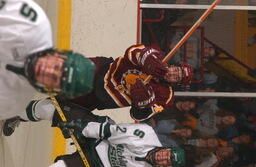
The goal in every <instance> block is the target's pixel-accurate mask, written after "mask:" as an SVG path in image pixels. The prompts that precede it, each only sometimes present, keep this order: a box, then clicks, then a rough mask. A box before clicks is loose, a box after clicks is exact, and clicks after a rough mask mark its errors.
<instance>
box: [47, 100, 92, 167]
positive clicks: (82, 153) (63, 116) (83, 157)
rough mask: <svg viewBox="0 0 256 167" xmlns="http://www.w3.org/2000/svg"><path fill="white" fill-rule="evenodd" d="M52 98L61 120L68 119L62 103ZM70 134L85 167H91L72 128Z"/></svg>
mask: <svg viewBox="0 0 256 167" xmlns="http://www.w3.org/2000/svg"><path fill="white" fill-rule="evenodd" d="M50 98H51V100H52V103H53V104H54V106H55V109H56V110H57V112H58V114H59V115H60V118H61V120H62V121H67V119H66V117H65V115H64V113H63V111H62V109H61V107H60V105H59V103H58V101H57V99H56V98H55V97H54V96H50ZM69 135H70V137H71V139H72V140H73V142H74V144H75V147H76V149H77V152H78V153H79V155H80V157H81V159H82V161H83V163H84V166H85V167H90V164H89V162H88V160H87V159H86V156H85V154H84V152H83V150H82V148H81V146H80V145H79V143H78V141H77V139H76V137H75V136H74V135H73V132H72V131H71V130H69Z"/></svg>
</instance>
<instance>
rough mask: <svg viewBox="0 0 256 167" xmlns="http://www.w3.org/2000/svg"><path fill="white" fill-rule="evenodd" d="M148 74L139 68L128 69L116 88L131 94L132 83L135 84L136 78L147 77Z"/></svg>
mask: <svg viewBox="0 0 256 167" xmlns="http://www.w3.org/2000/svg"><path fill="white" fill-rule="evenodd" d="M146 77H147V75H145V74H144V73H142V72H141V71H139V70H137V69H132V70H128V71H127V72H125V73H124V74H123V76H122V78H121V85H118V86H117V87H116V89H118V90H119V91H122V92H125V93H127V94H129V90H130V85H133V84H135V82H136V79H143V80H144V79H145V78H146Z"/></svg>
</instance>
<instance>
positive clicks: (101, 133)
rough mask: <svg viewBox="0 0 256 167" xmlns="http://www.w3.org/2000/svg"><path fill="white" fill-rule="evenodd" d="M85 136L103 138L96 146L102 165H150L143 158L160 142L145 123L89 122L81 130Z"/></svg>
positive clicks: (144, 166) (120, 166)
mask: <svg viewBox="0 0 256 167" xmlns="http://www.w3.org/2000/svg"><path fill="white" fill-rule="evenodd" d="M82 133H83V134H84V135H85V136H86V137H90V138H96V139H103V140H102V142H100V143H99V144H98V145H97V146H96V151H97V153H98V155H99V158H100V160H101V162H102V163H103V165H104V167H150V166H151V165H150V164H148V163H147V162H145V161H137V160H135V157H140V158H144V157H145V156H146V155H147V153H148V152H149V151H150V150H152V149H154V148H155V147H161V146H162V145H161V143H160V141H159V140H158V137H157V135H156V133H155V132H154V130H153V129H152V127H150V126H149V125H147V124H143V123H141V124H118V125H110V124H108V123H104V124H100V123H96V122H90V123H89V124H88V125H87V126H86V127H85V129H84V130H83V132H82Z"/></svg>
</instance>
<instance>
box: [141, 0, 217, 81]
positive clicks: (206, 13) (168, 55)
mask: <svg viewBox="0 0 256 167" xmlns="http://www.w3.org/2000/svg"><path fill="white" fill-rule="evenodd" d="M220 2H221V0H215V1H214V2H213V3H212V4H211V6H210V7H209V8H208V9H207V10H206V11H205V12H204V13H203V15H202V16H201V17H200V18H199V19H198V20H197V22H196V23H195V24H194V25H193V26H192V27H191V28H190V29H189V30H188V31H187V33H186V34H185V35H184V36H183V37H182V38H181V40H180V41H179V42H178V43H177V44H176V45H175V46H174V48H173V49H172V50H171V51H170V52H169V53H168V54H167V55H166V56H165V58H164V59H163V60H162V61H163V62H165V63H166V62H168V61H169V60H170V59H171V58H172V56H173V55H174V54H175V53H176V52H177V51H178V49H179V48H180V47H181V46H182V45H183V44H184V43H185V42H186V41H187V40H188V38H189V37H190V36H191V35H192V34H193V33H194V32H195V31H196V29H197V28H198V27H199V26H200V24H202V22H203V21H204V20H205V19H206V17H207V16H209V15H210V14H211V13H212V11H213V9H214V8H215V6H217V5H218V4H219V3H220ZM151 78H152V76H151V75H150V76H148V77H147V78H146V79H145V81H144V83H148V82H149V81H150V80H151Z"/></svg>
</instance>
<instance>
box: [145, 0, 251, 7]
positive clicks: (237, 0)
mask: <svg viewBox="0 0 256 167" xmlns="http://www.w3.org/2000/svg"><path fill="white" fill-rule="evenodd" d="M141 2H142V3H147V4H152V3H158V4H193V5H210V4H212V3H213V2H214V0H142V1H141ZM220 5H232V6H233V5H234V6H256V0H223V1H222V2H221V3H220Z"/></svg>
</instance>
